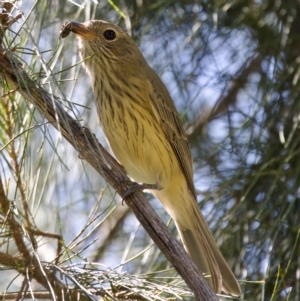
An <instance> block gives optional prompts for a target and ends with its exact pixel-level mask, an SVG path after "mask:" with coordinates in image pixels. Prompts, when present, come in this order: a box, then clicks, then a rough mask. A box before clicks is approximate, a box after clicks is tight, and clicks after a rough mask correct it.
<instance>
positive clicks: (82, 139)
mask: <svg viewBox="0 0 300 301" xmlns="http://www.w3.org/2000/svg"><path fill="white" fill-rule="evenodd" d="M0 72H1V73H0V77H2V78H3V79H4V80H5V81H6V82H7V83H8V84H9V85H10V86H11V88H12V89H15V90H17V91H18V92H19V93H20V94H21V95H22V96H23V97H24V99H26V100H27V101H28V102H30V103H32V104H34V105H35V106H36V107H37V108H38V109H39V111H40V113H41V114H42V115H44V116H45V117H46V118H47V119H48V121H49V122H50V123H51V124H52V125H53V126H54V127H55V128H56V129H57V130H59V131H60V132H61V134H62V135H63V137H64V138H65V139H66V140H67V141H68V142H69V143H70V144H71V145H72V146H73V147H74V148H75V149H76V151H77V152H78V153H79V156H80V158H82V159H84V160H86V161H87V162H88V163H89V164H90V165H91V166H93V167H94V168H95V170H96V171H97V172H98V173H99V174H100V175H101V176H103V177H104V178H105V179H106V180H107V182H108V183H109V184H110V185H111V186H112V187H113V188H114V189H115V190H116V191H117V192H118V194H119V195H121V196H124V195H126V192H127V191H128V189H130V187H132V185H134V184H133V183H132V182H130V179H129V178H128V177H127V176H126V174H125V173H124V171H123V168H122V166H120V164H119V163H118V162H117V161H116V160H115V159H114V158H113V157H112V156H111V155H110V154H109V153H108V152H107V151H106V150H105V148H104V147H103V146H102V145H101V144H99V142H98V141H97V140H96V138H95V136H94V135H93V134H92V133H91V132H90V131H89V130H88V129H86V128H83V127H82V126H81V125H80V123H79V122H77V121H76V120H74V119H73V118H72V117H71V116H70V115H69V114H68V113H67V112H66V111H65V110H64V108H63V106H62V105H61V103H62V101H61V100H59V99H57V98H56V97H54V96H53V95H51V94H49V93H48V92H47V91H46V90H45V89H43V88H42V87H41V86H39V84H38V83H37V82H34V81H33V80H31V78H30V77H29V75H28V74H27V73H26V72H25V70H24V69H23V68H22V67H21V64H20V63H19V62H18V60H17V59H16V58H15V57H14V56H13V54H12V53H11V52H10V51H7V52H3V53H2V54H0ZM125 202H126V204H127V205H128V207H129V208H130V209H131V210H132V211H133V213H134V214H135V216H136V217H137V219H138V220H139V222H140V223H141V224H142V226H143V227H144V228H145V230H146V231H147V233H148V234H149V235H150V237H151V238H152V240H153V241H154V242H155V243H156V245H157V246H158V247H159V249H160V250H161V251H162V252H163V254H164V255H165V256H166V258H167V259H168V260H169V261H170V262H171V264H172V265H173V266H174V268H175V269H176V271H177V272H178V273H179V274H180V276H181V277H182V278H183V279H184V280H185V282H186V283H187V285H188V286H189V287H190V289H191V290H192V291H193V292H194V294H195V297H196V300H206V301H213V300H218V298H217V297H216V295H215V294H214V293H213V292H212V290H211V289H210V287H209V286H208V283H207V281H206V280H205V279H204V277H203V276H202V274H201V273H200V271H199V270H198V268H197V267H196V265H195V264H194V262H193V261H192V259H191V258H190V257H189V255H188V254H187V253H186V252H185V250H184V249H183V247H182V245H180V244H179V242H178V241H177V240H176V239H175V238H174V237H173V236H172V235H171V233H170V232H169V230H168V229H167V227H166V225H165V224H164V223H162V221H161V220H160V219H159V217H158V216H157V214H156V213H155V211H154V210H153V208H152V207H151V206H150V205H149V203H148V201H147V200H146V199H145V198H144V196H143V194H142V193H141V192H134V193H132V194H131V195H129V196H128V197H126V200H125Z"/></svg>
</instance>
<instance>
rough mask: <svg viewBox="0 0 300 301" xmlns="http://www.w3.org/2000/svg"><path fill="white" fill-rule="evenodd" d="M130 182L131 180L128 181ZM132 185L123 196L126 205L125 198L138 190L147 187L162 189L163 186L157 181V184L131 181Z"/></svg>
mask: <svg viewBox="0 0 300 301" xmlns="http://www.w3.org/2000/svg"><path fill="white" fill-rule="evenodd" d="M128 182H129V181H128ZM130 184H131V185H130V187H129V188H128V189H127V191H126V192H125V193H124V195H123V198H122V205H124V201H125V199H126V198H127V197H128V196H129V195H131V194H132V193H134V192H136V191H144V190H146V189H151V190H162V187H161V186H160V185H159V184H157V183H155V184H147V183H142V184H139V183H136V182H131V181H130Z"/></svg>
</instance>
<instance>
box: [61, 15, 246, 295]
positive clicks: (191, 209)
mask: <svg viewBox="0 0 300 301" xmlns="http://www.w3.org/2000/svg"><path fill="white" fill-rule="evenodd" d="M70 31H72V32H73V33H75V34H76V36H77V37H78V45H79V51H80V55H81V58H82V59H83V60H84V65H85V68H86V70H87V72H88V74H89V75H90V78H91V80H92V84H93V89H94V96H95V101H96V106H97V112H98V115H99V119H100V125H101V127H102V129H103V131H104V134H105V135H106V138H107V141H108V143H109V145H110V147H111V149H112V151H113V153H114V154H115V156H116V157H117V159H118V160H119V161H120V163H121V164H122V165H123V166H124V168H125V169H126V171H127V174H128V175H129V176H130V177H131V178H132V179H134V180H135V181H136V182H138V183H145V184H152V185H153V187H155V185H156V184H157V186H159V187H160V188H161V189H153V190H151V193H152V194H153V195H154V196H156V197H157V198H158V199H159V200H160V201H161V203H162V204H163V206H164V207H165V209H166V210H167V212H168V213H169V214H170V215H171V217H172V218H173V220H174V221H175V224H176V227H177V229H178V231H179V234H180V237H181V239H182V242H183V244H184V247H185V249H186V250H187V252H188V253H189V254H190V256H191V257H192V259H193V260H194V262H195V263H196V264H197V266H198V267H199V269H200V271H201V272H203V273H208V274H210V277H208V278H207V279H208V282H209V284H210V286H211V287H212V288H213V289H214V291H215V292H216V293H220V292H221V290H222V289H223V290H224V291H225V292H227V293H230V294H232V295H236V296H239V295H241V290H240V287H239V284H238V282H237V280H236V278H235V276H234V275H233V273H232V271H231V269H230V268H229V267H228V265H227V263H226V261H225V259H224V258H223V256H222V254H221V252H220V250H219V248H218V246H217V244H216V243H215V241H214V239H213V237H212V235H211V233H210V231H209V229H208V226H207V224H206V222H205V220H204V217H203V215H202V214H201V212H200V210H199V208H198V204H197V201H196V200H197V197H196V191H195V187H194V182H193V167H192V157H191V152H190V149H189V145H188V142H187V138H186V136H185V133H184V130H183V128H182V125H181V122H180V119H179V116H178V113H177V110H176V108H175V105H174V103H173V101H172V99H171V97H170V94H169V93H168V91H167V89H166V87H165V85H164V84H163V82H162V81H161V79H160V78H159V77H158V76H157V74H156V73H155V72H154V71H153V70H152V69H151V68H150V67H149V65H148V64H147V62H146V60H145V58H144V57H143V55H142V53H141V52H140V50H139V48H138V47H137V46H136V44H135V43H134V41H133V39H132V38H131V37H130V36H129V35H128V34H127V33H126V32H124V31H123V30H122V29H121V28H120V27H118V26H115V25H113V24H110V23H107V22H105V21H99V20H92V21H87V22H84V23H76V22H68V23H66V24H65V25H64V26H63V28H62V32H61V35H62V37H66V36H67V35H68V34H69V33H70Z"/></svg>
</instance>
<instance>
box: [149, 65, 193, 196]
mask: <svg viewBox="0 0 300 301" xmlns="http://www.w3.org/2000/svg"><path fill="white" fill-rule="evenodd" d="M151 71H152V72H153V73H152V72H151V73H152V74H151V75H152V76H151V77H150V82H151V85H152V91H153V93H152V95H151V97H150V98H151V102H152V107H153V109H154V115H155V116H156V118H157V119H158V121H159V122H160V124H161V127H162V128H163V130H164V133H165V134H166V137H167V139H168V140H169V141H170V144H171V146H172V148H173V150H174V153H175V155H176V157H177V159H178V162H179V164H180V166H181V169H182V172H183V173H184V175H185V177H186V181H187V184H188V187H189V188H190V190H191V192H192V193H193V195H194V197H195V199H196V191H195V186H194V180H193V163H192V155H191V151H190V148H189V144H188V140H187V138H186V135H185V133H184V130H183V127H182V124H181V121H180V118H179V115H178V112H177V110H176V107H175V105H174V103H173V100H172V98H171V96H170V94H169V92H168V90H167V88H166V87H165V85H164V84H163V82H162V81H161V79H160V78H159V77H158V76H157V75H156V73H155V72H154V71H153V70H151Z"/></svg>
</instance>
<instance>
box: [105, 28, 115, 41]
mask: <svg viewBox="0 0 300 301" xmlns="http://www.w3.org/2000/svg"><path fill="white" fill-rule="evenodd" d="M103 35H104V38H105V39H106V40H109V41H111V40H114V39H115V38H116V33H115V32H114V31H113V30H111V29H108V30H105V31H104V34H103Z"/></svg>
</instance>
